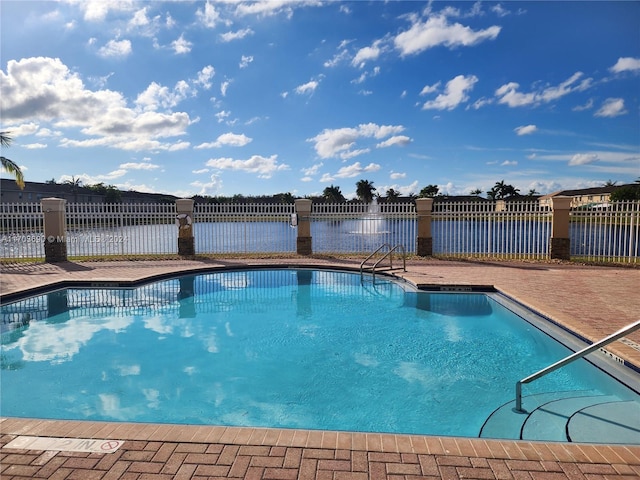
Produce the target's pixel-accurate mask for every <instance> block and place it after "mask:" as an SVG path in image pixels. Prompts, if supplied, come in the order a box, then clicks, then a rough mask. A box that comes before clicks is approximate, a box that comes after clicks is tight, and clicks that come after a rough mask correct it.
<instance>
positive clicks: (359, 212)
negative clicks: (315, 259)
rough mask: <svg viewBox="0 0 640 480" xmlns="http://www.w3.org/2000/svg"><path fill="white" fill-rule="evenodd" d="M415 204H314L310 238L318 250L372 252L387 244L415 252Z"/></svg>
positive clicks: (408, 251) (326, 251)
mask: <svg viewBox="0 0 640 480" xmlns="http://www.w3.org/2000/svg"><path fill="white" fill-rule="evenodd" d="M416 218H417V217H416V209H415V205H414V204H413V203H394V204H387V203H385V204H381V205H378V203H377V202H373V203H371V204H364V203H339V204H328V203H315V204H313V205H312V207H311V237H312V238H313V251H314V252H315V253H371V252H373V251H374V250H375V249H376V248H378V247H379V246H380V245H383V244H385V243H387V244H389V245H390V246H391V247H394V246H396V245H402V246H403V247H404V248H405V250H406V252H407V253H414V252H415V251H416V237H417V224H416Z"/></svg>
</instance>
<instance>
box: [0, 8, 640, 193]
mask: <svg viewBox="0 0 640 480" xmlns="http://www.w3.org/2000/svg"><path fill="white" fill-rule="evenodd" d="M0 17H1V20H0V21H1V28H2V30H1V34H0V35H1V38H0V41H1V47H0V48H1V51H0V54H1V69H0V91H1V97H0V108H1V117H0V127H1V129H2V130H3V131H10V132H11V134H12V136H13V138H14V142H13V144H12V146H11V147H10V148H9V149H7V150H6V151H5V150H3V152H2V154H3V155H4V156H6V157H8V158H10V159H12V160H14V161H15V162H16V163H18V164H19V165H20V166H22V168H23V170H24V174H25V177H26V180H28V181H46V180H49V179H52V178H54V179H55V180H56V181H65V180H68V179H71V178H72V177H75V178H79V179H80V180H81V181H82V182H83V183H84V184H94V183H99V182H103V183H105V184H112V185H116V186H117V187H119V188H121V189H124V190H137V191H143V192H162V193H169V194H174V195H178V196H191V195H195V194H202V195H212V196H216V195H225V196H230V195H234V194H243V195H269V194H275V193H282V192H291V193H293V194H294V195H296V196H305V195H317V194H321V193H322V191H323V190H324V189H325V187H327V186H330V185H335V186H338V187H340V189H341V191H342V193H343V194H344V195H345V196H347V197H348V198H350V197H353V196H354V195H355V185H356V182H358V181H359V180H362V179H364V180H369V181H371V182H373V184H374V187H376V188H377V192H378V193H379V194H381V195H384V194H385V192H386V191H387V190H388V189H390V188H393V189H394V190H396V191H398V192H400V193H402V194H405V195H407V194H410V193H414V194H417V193H418V192H419V191H420V190H421V189H422V188H423V187H425V186H427V185H430V184H435V185H438V186H439V188H440V192H441V193H446V194H449V195H464V194H469V192H471V191H472V190H475V189H480V190H482V191H483V192H486V191H487V190H489V189H490V188H491V187H492V186H493V185H494V184H495V183H496V182H497V181H500V180H504V181H505V182H506V183H508V184H511V185H514V186H515V187H516V188H519V189H520V191H521V192H522V193H527V192H528V191H530V190H531V189H535V190H536V191H537V192H539V193H543V194H544V193H550V192H553V191H557V190H561V189H570V188H585V187H591V186H600V185H602V184H603V183H604V182H606V181H608V180H611V181H616V182H618V183H619V184H622V183H632V182H634V181H635V180H636V179H638V178H639V177H640V2H500V3H497V2H416V1H410V2H408V1H407V2H403V1H399V2H393V1H390V2H381V1H372V2H365V1H357V2H340V1H332V2H324V1H315V0H312V1H284V0H269V1H258V2H244V1H237V0H226V1H221V2H212V1H210V2H203V1H171V2H161V1H153V2H139V1H131V0H129V1H118V2H113V1H107V0H61V1H45V2H36V1H7V0H1V1H0ZM6 176H7V174H6V173H3V177H6Z"/></svg>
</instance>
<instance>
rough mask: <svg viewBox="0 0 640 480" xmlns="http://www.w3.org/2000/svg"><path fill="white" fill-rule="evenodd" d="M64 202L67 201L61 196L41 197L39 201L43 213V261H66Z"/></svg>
mask: <svg viewBox="0 0 640 480" xmlns="http://www.w3.org/2000/svg"><path fill="white" fill-rule="evenodd" d="M66 204H67V201H66V200H63V199H62V198H43V199H42V200H41V201H40V207H41V208H42V213H43V214H44V215H43V216H44V259H45V262H49V263H58V262H66V261H67V228H66V227H67V225H66V220H65V210H66V208H65V206H66Z"/></svg>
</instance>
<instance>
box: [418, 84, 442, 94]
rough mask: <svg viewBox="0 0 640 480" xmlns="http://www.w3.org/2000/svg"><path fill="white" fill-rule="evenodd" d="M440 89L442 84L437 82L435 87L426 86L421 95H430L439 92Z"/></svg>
mask: <svg viewBox="0 0 640 480" xmlns="http://www.w3.org/2000/svg"><path fill="white" fill-rule="evenodd" d="M439 88H440V82H436V83H434V84H433V85H425V86H424V88H423V89H422V91H421V92H420V95H428V94H429V93H434V92H437V91H438V89H439Z"/></svg>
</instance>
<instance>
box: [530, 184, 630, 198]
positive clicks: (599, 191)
mask: <svg viewBox="0 0 640 480" xmlns="http://www.w3.org/2000/svg"><path fill="white" fill-rule="evenodd" d="M627 186H633V184H625V185H608V186H605V187H592V188H580V189H577V190H559V191H557V192H553V193H549V194H547V195H543V196H542V197H540V198H541V199H546V198H552V197H557V196H566V197H579V196H581V195H603V194H607V193H609V194H610V193H613V192H615V191H616V190H618V189H620V188H622V187H627Z"/></svg>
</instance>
